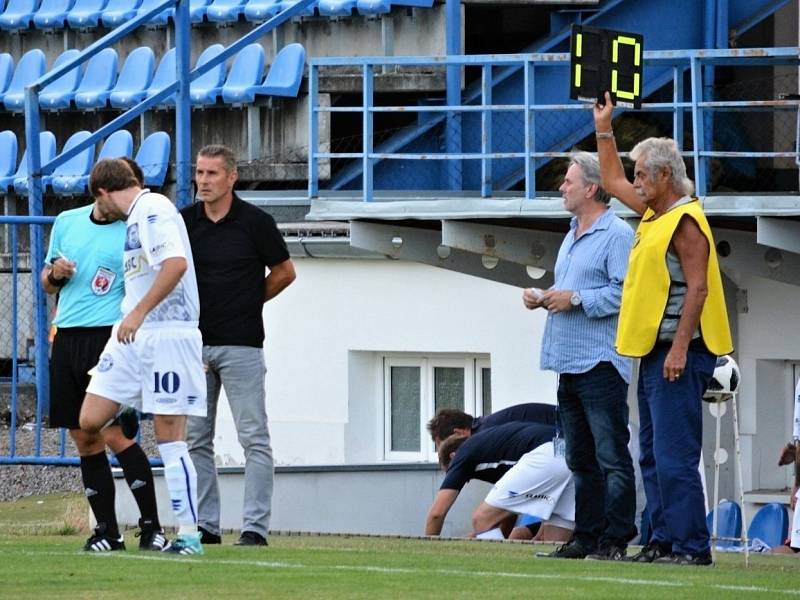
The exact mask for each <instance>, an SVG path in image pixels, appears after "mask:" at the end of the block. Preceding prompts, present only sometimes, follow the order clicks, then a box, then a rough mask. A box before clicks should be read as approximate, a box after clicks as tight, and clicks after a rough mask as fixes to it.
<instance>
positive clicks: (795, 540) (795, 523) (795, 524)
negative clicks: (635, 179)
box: [789, 490, 800, 548]
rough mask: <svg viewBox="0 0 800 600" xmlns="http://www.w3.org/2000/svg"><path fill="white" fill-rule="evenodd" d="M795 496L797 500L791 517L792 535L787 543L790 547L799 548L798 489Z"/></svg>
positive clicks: (799, 517)
mask: <svg viewBox="0 0 800 600" xmlns="http://www.w3.org/2000/svg"><path fill="white" fill-rule="evenodd" d="M795 498H798V501H797V504H795V508H794V516H793V517H792V532H791V534H792V535H791V541H790V542H789V545H790V546H791V547H792V548H800V490H798V491H797V494H795Z"/></svg>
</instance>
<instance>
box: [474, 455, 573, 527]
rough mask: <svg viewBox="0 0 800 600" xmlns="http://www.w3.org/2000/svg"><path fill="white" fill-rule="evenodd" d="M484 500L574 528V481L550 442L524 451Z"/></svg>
mask: <svg viewBox="0 0 800 600" xmlns="http://www.w3.org/2000/svg"><path fill="white" fill-rule="evenodd" d="M485 502H486V504H489V505H490V506H494V507H495V508H500V509H503V510H507V511H509V512H513V513H518V514H526V515H533V516H536V517H539V518H540V519H542V521H544V522H545V523H546V524H549V525H557V526H558V527H564V528H566V529H575V483H574V481H573V479H572V473H570V471H569V469H568V468H567V462H566V461H565V460H564V457H563V456H558V457H556V456H553V442H547V443H546V444H542V445H541V446H539V447H537V448H534V449H533V450H531V451H530V452H528V453H527V454H524V455H523V456H522V458H520V459H519V461H518V462H517V464H515V465H514V466H513V467H511V469H510V470H509V471H508V472H507V473H506V474H505V475H503V476H502V477H501V478H500V480H499V481H498V482H497V483H496V484H495V486H494V487H493V488H492V489H491V491H490V492H489V494H488V495H487V496H486V500H485Z"/></svg>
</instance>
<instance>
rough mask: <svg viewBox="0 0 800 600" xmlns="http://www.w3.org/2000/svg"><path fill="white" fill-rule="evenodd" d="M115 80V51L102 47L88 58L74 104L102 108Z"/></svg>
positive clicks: (79, 106) (86, 108) (87, 108)
mask: <svg viewBox="0 0 800 600" xmlns="http://www.w3.org/2000/svg"><path fill="white" fill-rule="evenodd" d="M116 80H117V51H116V50H114V49H113V48H104V49H103V50H101V51H100V52H98V53H97V54H95V55H94V56H93V57H92V58H90V59H89V62H88V64H87V65H86V71H84V73H83V80H81V84H80V85H79V86H78V89H77V91H76V92H75V106H77V107H78V108H82V109H84V110H92V109H95V108H104V107H105V106H106V103H107V102H108V96H109V95H110V94H111V88H112V87H114V82H115V81H116Z"/></svg>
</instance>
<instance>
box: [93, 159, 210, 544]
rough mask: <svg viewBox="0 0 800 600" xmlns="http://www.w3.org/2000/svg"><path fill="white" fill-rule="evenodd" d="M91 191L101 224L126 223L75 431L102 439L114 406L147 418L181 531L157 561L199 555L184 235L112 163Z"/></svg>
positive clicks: (195, 404) (194, 355)
mask: <svg viewBox="0 0 800 600" xmlns="http://www.w3.org/2000/svg"><path fill="white" fill-rule="evenodd" d="M89 189H90V191H91V193H92V196H93V197H94V199H95V202H96V204H97V206H98V208H99V210H100V212H101V213H102V215H103V217H105V218H106V219H107V220H109V221H111V220H126V225H127V235H126V238H125V245H124V253H123V263H124V272H125V297H124V298H123V301H122V314H123V318H122V321H120V322H118V323H116V324H115V325H114V327H113V329H112V332H111V337H110V338H109V340H108V342H107V343H106V346H105V349H104V350H103V353H102V354H101V356H100V360H99V362H98V363H97V366H96V367H95V368H94V369H92V371H91V375H92V379H91V381H90V383H89V386H88V388H87V390H86V391H87V393H86V398H85V400H84V402H83V408H82V409H81V416H80V425H81V428H82V429H84V430H86V431H89V432H98V431H100V430H101V429H102V428H103V427H104V426H105V425H106V424H107V423H108V422H109V421H110V420H111V419H113V418H114V416H115V415H116V414H117V413H118V412H119V410H120V404H124V405H128V406H132V407H134V408H136V409H137V410H139V411H141V412H147V413H152V414H153V426H154V430H155V434H156V439H157V441H158V450H159V453H160V454H161V458H162V460H163V461H164V479H165V481H166V484H167V488H168V490H169V495H170V501H171V505H172V510H173V512H174V514H175V518H176V520H177V522H178V525H179V529H178V535H177V537H176V539H175V540H174V541H173V542H172V543H171V544H169V545H168V546H167V547H166V548H165V549H164V552H170V553H174V554H202V553H203V546H202V544H201V543H200V535H199V533H198V530H197V473H196V471H195V468H194V465H193V464H192V459H191V458H190V457H189V452H188V449H187V446H186V442H185V427H186V415H196V416H205V414H206V380H205V374H204V372H203V363H202V358H201V352H202V339H201V336H200V331H199V329H198V317H199V301H198V294H197V282H196V279H195V274H194V265H193V263H192V252H191V247H190V246H189V240H188V236H187V234H186V227H185V226H184V224H183V219H181V217H180V215H179V214H178V212H177V210H176V209H175V206H174V205H173V204H172V202H170V200H169V199H168V198H166V197H165V196H162V195H160V194H153V193H151V192H150V191H149V190H146V189H144V190H143V189H141V188H140V187H139V184H138V182H137V180H136V177H135V176H134V174H133V171H132V170H131V168H130V166H128V164H126V163H125V162H124V161H122V160H120V159H105V160H101V161H100V162H98V163H97V164H96V165H95V167H94V169H92V174H91V176H90V179H89Z"/></svg>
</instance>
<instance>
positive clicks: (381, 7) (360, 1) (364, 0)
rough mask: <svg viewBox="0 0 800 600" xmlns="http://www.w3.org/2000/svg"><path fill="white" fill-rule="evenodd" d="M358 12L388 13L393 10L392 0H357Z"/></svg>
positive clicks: (371, 13) (369, 13)
mask: <svg viewBox="0 0 800 600" xmlns="http://www.w3.org/2000/svg"><path fill="white" fill-rule="evenodd" d="M356 9H357V10H358V14H360V15H365V16H374V15H388V14H389V13H390V12H391V11H392V3H391V1H390V0H357V2H356Z"/></svg>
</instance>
